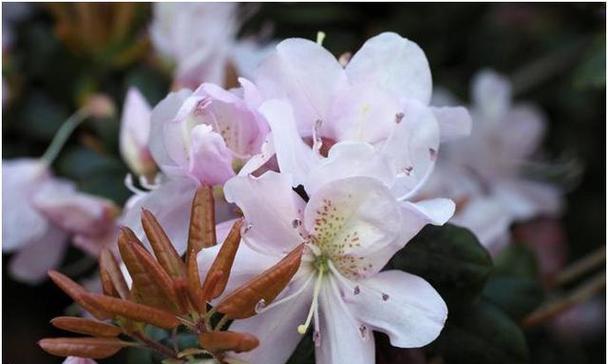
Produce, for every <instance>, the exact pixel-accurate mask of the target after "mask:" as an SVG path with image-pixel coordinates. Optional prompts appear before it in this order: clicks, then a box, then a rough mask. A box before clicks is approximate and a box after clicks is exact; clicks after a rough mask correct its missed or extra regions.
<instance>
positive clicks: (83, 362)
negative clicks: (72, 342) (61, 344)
mask: <svg viewBox="0 0 608 364" xmlns="http://www.w3.org/2000/svg"><path fill="white" fill-rule="evenodd" d="M63 364H97V362H96V361H95V360H93V359H89V358H79V357H76V356H68V357H67V358H65V360H64V361H63Z"/></svg>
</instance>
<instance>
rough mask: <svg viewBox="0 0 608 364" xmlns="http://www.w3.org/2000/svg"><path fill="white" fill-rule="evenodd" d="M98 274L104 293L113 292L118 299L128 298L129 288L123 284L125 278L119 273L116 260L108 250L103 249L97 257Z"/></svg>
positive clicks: (125, 283)
mask: <svg viewBox="0 0 608 364" xmlns="http://www.w3.org/2000/svg"><path fill="white" fill-rule="evenodd" d="M99 273H100V276H101V282H102V286H103V288H104V293H106V290H113V291H115V292H116V293H117V294H118V297H120V298H123V299H127V298H129V286H127V282H125V277H124V276H123V275H122V272H121V271H120V267H119V266H118V262H116V258H115V257H114V255H113V254H112V253H111V252H110V251H109V250H108V249H103V250H102V251H101V254H100V255H99ZM110 285H111V286H110ZM106 294H108V293H106Z"/></svg>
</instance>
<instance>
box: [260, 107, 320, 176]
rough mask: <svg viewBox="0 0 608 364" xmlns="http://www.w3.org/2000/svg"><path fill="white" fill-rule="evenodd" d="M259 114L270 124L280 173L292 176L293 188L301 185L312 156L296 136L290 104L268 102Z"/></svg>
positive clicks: (309, 166)
mask: <svg viewBox="0 0 608 364" xmlns="http://www.w3.org/2000/svg"><path fill="white" fill-rule="evenodd" d="M260 112H261V113H262V114H263V115H264V117H266V120H267V121H268V124H270V129H271V131H272V138H273V139H272V140H273V145H274V149H275V151H276V156H277V161H278V163H279V168H280V169H281V172H283V173H290V174H291V175H293V177H294V186H297V185H298V184H301V183H302V182H303V181H304V180H305V178H306V175H307V174H308V171H309V170H310V168H311V166H312V165H313V164H314V154H313V151H312V149H311V148H310V147H309V146H308V145H306V144H305V143H304V141H303V140H302V138H301V137H300V135H299V134H298V131H297V129H296V125H295V122H294V118H293V111H292V108H291V106H290V104H289V103H288V102H287V101H286V100H270V101H267V102H265V103H264V104H262V106H260Z"/></svg>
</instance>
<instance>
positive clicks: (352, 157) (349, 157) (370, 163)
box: [304, 141, 393, 195]
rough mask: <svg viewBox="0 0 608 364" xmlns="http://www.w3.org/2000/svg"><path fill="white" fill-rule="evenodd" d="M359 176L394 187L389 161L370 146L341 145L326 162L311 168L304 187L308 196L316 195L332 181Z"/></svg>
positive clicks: (337, 145) (347, 143) (339, 144)
mask: <svg viewBox="0 0 608 364" xmlns="http://www.w3.org/2000/svg"><path fill="white" fill-rule="evenodd" d="M357 176H363V177H373V178H375V179H377V180H379V181H381V182H382V183H384V184H385V185H386V186H390V185H391V184H392V178H393V175H392V173H391V171H390V166H389V165H388V163H387V161H386V159H385V158H384V156H383V155H381V154H380V153H378V152H377V151H376V148H374V147H373V146H372V145H371V144H368V143H364V142H352V141H347V142H340V143H336V144H334V146H332V147H331V149H330V150H329V154H328V155H327V158H324V159H322V160H321V161H319V163H317V164H316V165H315V166H314V167H313V168H312V170H311V171H310V173H308V178H307V180H306V182H305V183H304V187H305V189H306V192H307V193H308V194H309V195H314V194H315V193H316V192H317V190H318V189H319V188H320V187H322V186H323V185H325V184H327V183H329V182H331V181H335V180H338V179H343V178H347V177H357Z"/></svg>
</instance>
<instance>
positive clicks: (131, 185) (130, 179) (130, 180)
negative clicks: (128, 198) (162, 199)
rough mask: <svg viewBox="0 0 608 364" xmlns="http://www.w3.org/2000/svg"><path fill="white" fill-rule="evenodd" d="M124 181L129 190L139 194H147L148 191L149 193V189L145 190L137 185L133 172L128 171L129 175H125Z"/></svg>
mask: <svg viewBox="0 0 608 364" xmlns="http://www.w3.org/2000/svg"><path fill="white" fill-rule="evenodd" d="M124 183H125V187H127V189H128V190H129V191H131V192H133V193H134V194H136V195H138V196H140V195H145V194H146V193H148V191H144V190H142V189H140V188H137V187H135V183H134V182H133V176H132V175H131V173H127V175H126V176H125V181H124Z"/></svg>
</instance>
